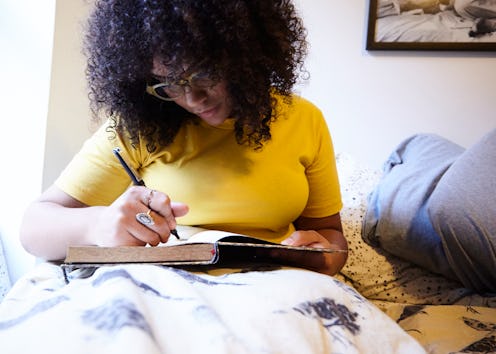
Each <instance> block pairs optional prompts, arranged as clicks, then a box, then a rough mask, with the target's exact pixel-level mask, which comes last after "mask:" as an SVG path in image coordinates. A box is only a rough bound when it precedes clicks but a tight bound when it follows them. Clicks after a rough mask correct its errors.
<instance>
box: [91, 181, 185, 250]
mask: <svg viewBox="0 0 496 354" xmlns="http://www.w3.org/2000/svg"><path fill="white" fill-rule="evenodd" d="M187 212H188V206H187V205H185V204H183V203H177V202H176V203H173V202H171V200H170V198H169V197H168V196H167V195H166V194H165V193H162V192H158V191H155V190H152V189H149V188H146V187H143V186H133V187H130V188H128V189H127V190H126V191H125V192H124V193H123V194H122V195H121V196H120V197H119V198H117V199H116V200H115V201H114V202H113V203H112V204H111V205H110V206H108V207H101V210H100V212H99V213H98V217H97V220H96V222H95V223H92V224H91V225H90V228H89V229H88V233H89V235H88V236H89V238H90V239H92V240H94V243H95V244H96V245H99V246H109V247H111V246H144V245H146V244H150V245H151V246H156V245H158V244H159V243H160V242H167V240H168V239H169V236H170V232H171V230H174V229H175V228H176V219H175V218H176V217H179V216H183V215H185V214H186V213H187ZM140 213H142V214H144V215H148V217H146V216H145V221H146V220H153V221H152V223H149V224H146V223H141V222H140V221H138V218H137V215H138V214H140Z"/></svg>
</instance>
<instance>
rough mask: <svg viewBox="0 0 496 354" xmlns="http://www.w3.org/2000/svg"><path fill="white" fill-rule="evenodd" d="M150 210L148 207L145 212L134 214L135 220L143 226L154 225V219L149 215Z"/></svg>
mask: <svg viewBox="0 0 496 354" xmlns="http://www.w3.org/2000/svg"><path fill="white" fill-rule="evenodd" d="M151 212H152V209H148V211H147V212H146V213H138V214H136V220H138V222H139V223H140V224H143V225H145V226H151V225H155V221H154V220H153V218H152V216H151V215H150V213H151Z"/></svg>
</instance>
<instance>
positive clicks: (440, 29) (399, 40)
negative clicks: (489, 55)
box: [366, 0, 496, 51]
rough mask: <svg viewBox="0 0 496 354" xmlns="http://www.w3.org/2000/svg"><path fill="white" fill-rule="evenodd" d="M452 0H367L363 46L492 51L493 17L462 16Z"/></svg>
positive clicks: (494, 46)
mask: <svg viewBox="0 0 496 354" xmlns="http://www.w3.org/2000/svg"><path fill="white" fill-rule="evenodd" d="M455 1H457V0H432V1H429V0H369V9H368V27H367V41H366V49H367V50H431V51H438V50H440V51H496V19H493V20H491V21H489V20H488V19H473V18H468V17H467V16H465V17H464V16H462V15H460V14H459V12H458V11H456V10H455V7H454V6H453V3H454V2H455ZM481 3H484V1H483V0H481ZM416 6H417V8H415V7H416ZM436 6H437V7H436ZM491 6H494V5H491ZM458 9H460V7H458ZM494 11H496V9H494ZM463 15H467V14H463ZM489 22H490V24H491V25H494V28H492V27H490V28H487V29H486V28H484V27H483V26H482V25H486V24H487V23H489ZM479 27H480V28H479ZM484 31H487V32H484ZM483 32H484V33H483Z"/></svg>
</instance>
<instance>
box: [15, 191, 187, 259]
mask: <svg viewBox="0 0 496 354" xmlns="http://www.w3.org/2000/svg"><path fill="white" fill-rule="evenodd" d="M148 206H149V207H148ZM148 210H150V213H149V214H150V215H149V216H151V218H152V219H153V225H152V224H149V225H144V224H142V223H140V222H139V221H138V220H137V218H136V215H137V214H139V213H145V214H146V213H147V212H148ZM187 212H188V206H187V205H185V204H183V203H172V202H171V201H170V199H169V197H168V196H167V195H166V194H164V193H161V192H158V191H153V192H152V190H151V189H148V188H145V187H142V186H133V187H130V188H128V189H127V190H126V191H125V192H124V193H123V194H122V195H121V196H119V197H118V198H117V199H116V200H115V201H114V202H113V203H112V204H111V205H109V206H94V207H89V206H88V205H86V204H84V203H82V202H80V201H78V200H77V199H74V198H73V197H71V196H70V195H68V194H67V193H65V192H63V191H62V190H61V189H59V188H58V187H56V186H55V185H53V186H51V187H50V188H48V189H47V190H46V191H45V192H43V194H42V195H41V196H40V198H38V200H36V201H34V202H33V203H31V204H30V205H29V206H28V208H27V209H26V212H25V214H24V217H23V220H22V223H21V228H20V240H21V243H22V245H23V247H24V248H25V249H26V251H28V252H29V253H31V254H32V255H34V256H36V257H40V258H42V259H45V260H61V259H63V258H65V254H66V251H67V247H68V246H78V245H79V246H83V245H86V246H87V245H98V246H133V245H140V246H143V245H146V244H150V245H157V244H158V243H159V242H166V241H167V240H168V239H169V236H170V231H171V230H173V229H174V228H175V227H176V220H175V218H176V217H179V216H183V215H185V214H186V213H187Z"/></svg>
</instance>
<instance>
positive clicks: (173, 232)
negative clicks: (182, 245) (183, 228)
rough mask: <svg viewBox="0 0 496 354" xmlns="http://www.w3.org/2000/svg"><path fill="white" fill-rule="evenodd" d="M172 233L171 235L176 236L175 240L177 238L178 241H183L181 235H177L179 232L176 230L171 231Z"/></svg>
mask: <svg viewBox="0 0 496 354" xmlns="http://www.w3.org/2000/svg"><path fill="white" fill-rule="evenodd" d="M170 233H171V234H173V235H174V237H175V238H177V239H178V240H180V239H181V238H180V237H179V234H178V233H177V230H176V229H174V230H171V232H170Z"/></svg>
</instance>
